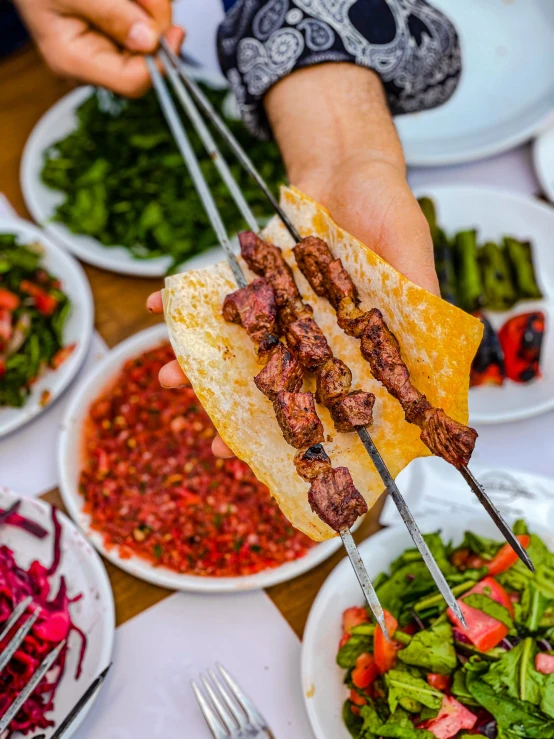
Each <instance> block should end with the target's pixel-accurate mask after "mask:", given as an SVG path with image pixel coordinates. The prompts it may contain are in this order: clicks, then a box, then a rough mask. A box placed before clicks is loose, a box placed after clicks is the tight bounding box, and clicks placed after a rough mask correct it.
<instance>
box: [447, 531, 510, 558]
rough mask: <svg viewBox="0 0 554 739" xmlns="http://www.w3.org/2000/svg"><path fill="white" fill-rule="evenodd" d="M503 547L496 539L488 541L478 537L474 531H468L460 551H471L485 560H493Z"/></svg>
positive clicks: (483, 537)
mask: <svg viewBox="0 0 554 739" xmlns="http://www.w3.org/2000/svg"><path fill="white" fill-rule="evenodd" d="M501 546H502V544H500V543H499V542H498V541H495V540H494V539H487V538H486V537H485V536H478V535H477V534H474V533H473V532H472V531H466V532H465V534H464V539H463V541H462V543H461V544H460V546H459V547H458V549H469V550H470V551H471V552H473V553H474V554H478V555H479V557H482V558H483V559H492V558H493V557H494V555H495V554H496V553H497V552H498V550H499V549H500V547H501Z"/></svg>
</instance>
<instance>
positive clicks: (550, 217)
mask: <svg viewBox="0 0 554 739" xmlns="http://www.w3.org/2000/svg"><path fill="white" fill-rule="evenodd" d="M415 194H416V196H417V197H418V198H419V197H423V196H424V195H428V196H430V197H432V198H433V200H434V201H435V203H436V206H437V218H438V222H439V223H440V225H441V226H442V227H443V228H444V229H445V231H446V233H447V234H448V235H451V234H453V233H454V232H456V231H460V230H462V229H469V228H476V229H477V230H478V239H479V242H480V243H483V242H484V241H498V240H500V238H501V237H502V236H504V235H510V236H515V237H516V238H521V239H523V240H530V241H531V242H532V243H533V257H534V263H535V270H536V273H537V279H538V282H539V286H540V288H541V291H542V293H543V295H544V299H543V300H538V301H537V300H524V301H520V302H519V303H517V305H515V306H514V307H513V308H512V309H511V310H510V311H506V312H491V311H485V312H486V314H487V317H488V318H489V320H490V321H491V323H492V325H493V327H494V328H495V330H498V329H499V328H500V327H501V326H502V324H503V323H504V322H505V321H506V320H508V319H509V318H511V317H512V316H514V315H518V314H521V313H527V312H529V311H533V310H541V311H543V313H544V314H545V317H546V329H545V336H544V341H543V348H542V358H541V371H542V374H543V376H542V378H540V379H538V380H535V381H533V382H530V383H529V384H527V385H521V384H517V383H514V382H512V381H510V380H506V382H505V384H504V385H503V386H502V387H491V386H482V387H477V388H471V389H470V391H469V415H470V421H471V422H472V423H476V424H479V423H504V422H506V421H517V420H521V419H523V418H530V417H532V416H536V415H538V414H540V413H545V412H546V411H548V410H551V409H552V408H554V326H553V322H554V249H552V234H553V233H554V209H553V208H551V207H550V206H549V205H546V204H544V203H541V202H539V201H538V200H535V199H533V198H529V197H526V196H523V195H518V194H514V193H510V192H505V191H503V190H496V189H492V188H485V187H474V186H470V185H468V186H465V185H452V186H450V185H445V186H443V185H429V186H426V187H418V188H416V190H415Z"/></svg>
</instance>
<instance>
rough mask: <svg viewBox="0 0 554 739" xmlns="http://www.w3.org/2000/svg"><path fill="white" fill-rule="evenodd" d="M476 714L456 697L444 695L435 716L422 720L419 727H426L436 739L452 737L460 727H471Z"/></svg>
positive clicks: (460, 729) (474, 722) (474, 721)
mask: <svg viewBox="0 0 554 739" xmlns="http://www.w3.org/2000/svg"><path fill="white" fill-rule="evenodd" d="M476 722H477V716H476V715H475V714H474V713H472V712H471V711H470V710H469V709H467V708H466V707H465V706H463V705H462V704H461V703H460V702H459V701H457V700H456V698H453V697H452V696H451V695H445V696H444V698H443V699H442V706H441V708H440V711H439V713H438V716H437V717H436V718H433V719H430V720H429V721H424V722H423V723H422V724H420V725H419V727H418V728H419V729H427V731H430V732H431V734H433V736H436V737H437V739H452V737H455V736H456V734H457V733H458V732H459V731H462V729H468V730H470V729H473V727H474V726H475V724H476Z"/></svg>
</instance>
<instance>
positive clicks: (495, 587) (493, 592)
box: [463, 576, 514, 618]
mask: <svg viewBox="0 0 554 739" xmlns="http://www.w3.org/2000/svg"><path fill="white" fill-rule="evenodd" d="M472 593H478V594H481V595H487V596H488V597H489V598H490V599H491V600H494V601H495V602H496V603H499V604H500V605H501V606H504V608H506V609H507V610H508V612H509V614H510V616H512V618H513V616H514V604H513V602H512V599H511V598H510V596H509V595H508V593H507V592H506V591H505V590H504V588H503V587H502V585H501V584H500V583H499V582H497V581H496V580H495V579H494V577H490V576H489V577H485V578H483V580H481V581H480V582H478V583H477V585H475V586H474V587H472V588H471V590H468V591H467V593H464V595H463V597H464V598H467V596H468V595H472Z"/></svg>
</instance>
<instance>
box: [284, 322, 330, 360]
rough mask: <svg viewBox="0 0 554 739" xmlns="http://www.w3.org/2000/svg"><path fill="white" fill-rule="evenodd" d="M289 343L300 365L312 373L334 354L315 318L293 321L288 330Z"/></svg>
mask: <svg viewBox="0 0 554 739" xmlns="http://www.w3.org/2000/svg"><path fill="white" fill-rule="evenodd" d="M285 335H286V339H287V343H288V345H289V347H290V349H291V351H293V352H294V354H295V355H296V357H297V358H298V361H299V362H300V364H301V365H302V366H303V367H305V368H306V369H307V370H309V371H310V372H315V370H316V369H317V368H318V367H319V366H320V365H322V364H323V363H324V362H326V361H327V360H328V359H330V358H331V357H332V356H333V353H332V351H331V349H330V347H329V344H328V343H327V339H326V338H325V336H324V334H323V332H322V330H321V329H320V328H319V326H318V325H317V323H316V322H315V321H314V319H313V318H304V319H299V320H297V321H293V322H292V323H291V324H289V325H288V326H287V329H286V334H285Z"/></svg>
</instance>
